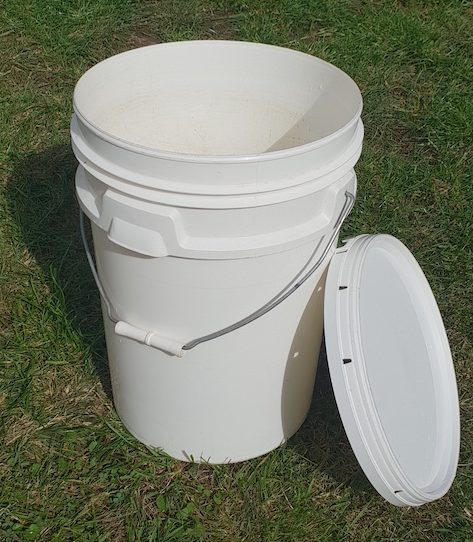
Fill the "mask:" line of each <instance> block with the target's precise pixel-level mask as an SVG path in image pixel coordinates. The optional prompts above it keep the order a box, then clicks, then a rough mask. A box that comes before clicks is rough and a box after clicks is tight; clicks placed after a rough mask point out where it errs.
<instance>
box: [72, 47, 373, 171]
mask: <svg viewBox="0 0 473 542" xmlns="http://www.w3.org/2000/svg"><path fill="white" fill-rule="evenodd" d="M197 44H199V45H204V44H205V45H207V44H212V45H217V46H220V45H228V44H232V45H234V46H238V47H246V48H252V47H261V48H267V49H277V50H278V51H279V52H280V53H283V54H287V55H294V56H300V57H308V58H310V60H311V61H312V62H318V63H320V64H323V65H325V66H328V67H329V68H330V69H331V70H334V71H336V72H339V73H341V74H342V75H343V77H345V78H346V79H347V80H348V82H349V83H350V84H352V86H353V89H354V91H355V92H356V93H357V94H358V99H359V106H358V108H357V110H356V112H355V114H354V115H353V117H352V118H351V119H350V121H349V122H347V123H346V124H345V125H344V126H342V127H341V128H339V129H337V130H335V131H334V132H332V133H330V134H329V135H327V136H324V137H322V138H320V139H316V140H314V141H311V142H309V143H304V144H303V145H297V146H295V147H290V148H288V149H281V150H277V151H269V152H263V153H250V154H189V153H183V152H175V151H165V150H162V149H159V148H154V147H148V146H146V145H140V144H138V143H132V142H130V141H128V140H126V139H123V138H121V137H117V136H114V135H112V134H111V133H109V132H107V131H106V130H103V129H102V128H100V127H98V126H97V125H96V124H95V123H93V122H91V121H90V120H88V119H87V117H86V116H85V115H84V114H83V113H82V112H81V111H80V108H79V106H78V103H77V102H78V99H77V98H78V96H77V95H78V87H79V85H80V83H81V81H83V80H84V78H85V77H86V76H87V75H88V74H90V72H92V71H95V70H97V69H100V66H103V65H104V64H105V63H108V62H110V61H111V60H112V59H116V58H117V57H123V56H132V55H137V54H140V52H141V51H143V50H144V49H150V48H156V47H161V48H175V47H183V46H191V45H197ZM73 110H74V113H75V115H76V116H77V117H78V119H79V120H80V122H81V123H82V124H84V125H85V126H86V127H87V128H88V129H89V130H90V131H92V132H93V133H94V134H95V135H97V137H99V138H100V139H102V140H104V141H107V142H108V143H111V144H112V145H114V146H116V147H118V148H122V149H124V150H127V151H131V152H134V153H136V154H141V155H145V156H151V157H154V158H160V159H164V160H173V161H178V162H188V163H202V164H206V163H207V164H209V163H211V164H238V163H248V162H261V161H269V160H279V159H284V158H291V157H293V156H297V155H300V154H304V153H306V152H310V151H312V150H314V149H317V148H319V147H322V146H324V145H327V144H329V143H330V142H332V141H333V140H335V139H337V138H338V137H340V136H341V135H343V134H344V133H345V132H347V131H349V130H351V129H352V128H353V127H354V125H356V124H357V123H358V120H359V119H360V117H361V113H362V110H363V98H362V95H361V91H360V89H359V87H358V85H357V84H356V83H355V81H354V80H353V79H352V78H351V77H350V76H349V75H348V74H347V73H345V72H344V71H343V70H341V69H340V68H338V67H337V66H335V65H334V64H331V63H330V62H327V61H326V60H323V59H321V58H319V57H316V56H314V55H310V54H308V53H304V52H302V51H297V50H295V49H289V48H287V47H280V46H277V45H270V44H266V43H258V42H252V41H237V40H181V41H173V42H166V43H157V44H154V45H147V46H145V47H137V48H135V49H130V50H128V51H124V52H122V53H118V54H116V55H113V56H111V57H108V58H106V59H104V60H102V61H101V62H98V63H97V64H95V65H94V66H92V67H91V68H89V69H88V70H87V71H86V72H85V73H84V74H82V76H81V77H80V78H79V80H78V81H77V83H76V86H75V87H74V93H73Z"/></svg>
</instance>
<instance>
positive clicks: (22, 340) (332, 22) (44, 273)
mask: <svg viewBox="0 0 473 542" xmlns="http://www.w3.org/2000/svg"><path fill="white" fill-rule="evenodd" d="M472 15H473V7H472V4H471V3H470V2H460V1H450V0H444V1H442V2H420V1H414V0H413V1H408V0H406V1H401V0H398V1H393V2H387V1H386V2H384V1H381V0H379V1H373V2H367V1H363V0H352V1H348V0H341V1H337V2H336V1H329V0H320V1H315V0H307V1H303V0H277V1H275V0H272V1H269V0H260V1H257V0H228V1H227V0H189V1H186V2H184V1H181V2H178V1H177V0H176V1H170V0H162V1H154V2H152V1H148V2H144V3H143V2H137V1H136V2H135V1H132V0H120V1H119V0H115V1H114V2H110V1H105V0H68V1H66V0H50V1H48V2H40V1H39V0H22V1H20V0H11V1H10V2H7V3H3V6H2V10H1V12H0V63H1V66H0V72H1V74H2V77H1V81H0V134H1V141H2V144H1V145H0V168H1V169H0V176H1V181H0V360H1V372H0V423H1V426H0V427H1V433H0V434H1V438H2V446H1V448H0V539H1V540H2V541H6V542H7V541H24V540H45V541H50V540H51V541H61V542H63V541H68V540H72V541H89V542H92V541H94V542H99V541H108V540H111V541H115V542H120V541H125V540H128V541H140V542H141V541H155V540H159V541H179V540H185V541H193V540H209V541H220V540H222V541H233V540H245V541H288V540H297V541H321V542H324V541H340V540H352V541H364V540H376V541H388V540H392V541H401V540H402V541H413V542H414V541H429V542H430V541H435V542H437V541H438V542H440V541H455V542H463V541H464V542H466V541H472V540H473V505H472V502H473V468H472V467H473V432H472V431H473V430H472V427H473V424H472V422H473V371H472V364H473V346H472V343H473V334H472V329H473V312H472V308H471V307H472V306H473V287H472V284H471V283H472V277H473V256H472V251H473V234H472V232H473V185H472V183H471V176H470V175H471V170H472V150H471V141H472V139H473V133H472V132H473V102H472V100H471V96H472V91H473V81H472V75H471V73H472V72H471V62H472V57H473V56H472V53H473V50H472V49H473V44H472V37H471V36H472V31H473V23H472V21H473V16H472ZM219 37H220V38H224V39H229V38H235V39H243V40H254V41H263V42H267V43H273V44H278V45H283V46H287V47H292V48H296V49H300V50H302V51H305V52H308V53H312V54H315V55H317V56H320V57H322V58H324V59H326V60H328V61H330V62H333V63H335V64H337V65H338V66H339V67H340V68H342V69H343V70H345V71H347V72H348V73H349V74H350V75H351V76H352V77H353V78H354V79H355V80H356V81H357V83H358V84H359V85H360V88H361V90H362V92H363V96H364V101H365V109H364V115H363V118H364V122H365V127H366V139H365V146H364V151H363V155H362V158H361V160H360V163H359V165H358V166H357V173H358V178H359V192H358V199H357V204H356V208H355V210H354V212H353V213H352V215H351V217H350V219H349V220H348V222H347V224H346V226H345V233H346V235H350V234H354V233H365V232H387V233H391V234H393V235H396V236H397V237H399V238H400V239H401V240H403V241H404V242H405V243H406V244H407V245H408V246H409V247H410V248H411V249H412V250H413V252H414V254H415V255H416V257H417V259H418V260H419V262H420V263H421V265H422V266H423V268H424V270H425V272H426V274H427V276H428V278H429V280H430V282H431V284H432V287H433V290H434V292H435V294H436V295H437V299H438V302H439V305H440V308H441V311H442V313H443V316H444V319H445V323H446V326H447V330H448V334H449V337H450V340H451V346H452V350H453V355H454V360H455V366H456V372H457V377H458V384H459V390H460V401H461V410H462V431H463V432H462V435H463V439H462V448H461V457H460V467H459V470H458V475H457V478H456V481H455V483H454V486H453V488H452V490H451V491H450V493H449V494H448V495H447V496H446V497H445V498H444V499H442V500H440V501H438V502H435V503H433V504H430V505H427V506H424V507H422V508H420V509H396V508H394V507H392V506H390V505H388V504H387V503H385V502H384V501H383V500H382V499H381V498H380V497H379V496H378V495H377V494H376V493H375V492H374V491H373V490H372V489H371V487H370V485H369V483H368V482H367V481H366V479H365V478H364V476H363V474H362V472H361V471H360V468H359V467H358V465H357V463H356V460H355V459H354V457H353V454H352V452H351V450H350V447H349V445H348V443H347V441H346V438H345V436H344V432H343V429H342V427H341V423H340V420H339V418H338V414H337V412H336V407H335V404H334V400H333V396H332V392H331V389H330V384H329V379H328V376H327V370H326V367H325V366H324V364H323V363H322V364H321V370H320V372H319V377H318V384H317V389H316V394H315V400H314V402H313V406H312V409H311V413H310V415H309V418H308V420H307V422H306V423H305V424H304V426H303V427H302V429H301V430H300V431H299V432H298V434H297V435H296V436H295V437H294V438H293V439H291V440H290V441H289V443H288V444H287V445H286V446H284V447H282V448H280V449H278V450H276V451H274V452H272V453H270V454H268V455H266V456H265V457H262V458H259V459H255V460H252V461H248V462H246V463H242V464H238V465H233V466H217V467H209V466H203V465H200V466H199V465H187V464H182V463H178V462H176V461H173V460H171V459H170V458H168V457H166V456H165V455H164V454H161V453H159V452H157V451H152V450H149V449H147V448H146V447H144V446H142V445H141V444H139V443H138V442H137V441H135V440H134V439H133V438H132V437H131V436H130V435H129V434H128V433H127V432H126V430H125V429H124V428H123V427H122V426H121V424H120V421H119V420H118V418H117V416H116V414H115V412H114V410H113V406H112V402H111V399H110V386H109V382H108V373H107V369H106V355H105V349H104V344H103V338H102V328H101V323H100V311H99V305H98V296H97V294H96V292H95V290H94V288H93V284H92V279H91V277H90V275H89V273H88V270H87V266H86V263H85V259H84V256H83V253H82V250H81V247H80V242H79V235H78V227H77V206H76V204H75V200H74V194H73V192H74V189H73V174H74V169H75V162H74V158H73V156H72V154H71V151H70V147H69V135H68V123H69V119H70V115H71V94H72V90H73V87H74V83H75V81H76V80H77V79H78V77H79V76H80V74H81V73H83V72H84V71H85V70H86V69H87V68H88V67H90V66H92V65H93V64H94V63H96V62H97V61H99V60H101V59H103V58H105V57H107V56H109V55H111V54H113V53H116V52H119V51H122V50H125V49H128V48H131V47H136V46H140V45H146V44H148V43H154V42H159V41H172V40H180V39H194V38H219Z"/></svg>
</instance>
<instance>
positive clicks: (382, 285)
mask: <svg viewBox="0 0 473 542" xmlns="http://www.w3.org/2000/svg"><path fill="white" fill-rule="evenodd" d="M325 336H326V345H327V357H328V364H329V370H330V376H331V380H332V384H333V388H334V393H335V398H336V401H337V405H338V409H339V411H340V415H341V418H342V421H343V425H344V427H345V431H346V433H347V436H348V439H349V441H350V444H351V446H352V448H353V451H354V453H355V455H356V457H357V459H358V461H359V463H360V465H361V467H362V469H363V471H364V472H365V474H366V476H367V477H368V479H369V480H370V482H371V483H372V484H373V486H374V487H375V489H376V490H377V491H378V492H379V493H380V494H381V495H382V496H383V497H384V498H385V499H387V500H388V501H389V502H391V503H392V504H395V505H397V506H419V505H421V504H423V503H426V502H429V501H433V500H435V499H438V498H440V497H441V496H442V495H444V494H445V493H446V492H447V491H448V489H449V488H450V486H451V484H452V482H453V479H454V477H455V472H456V468H457V464H458V453H459V440H460V422H459V406H458V393H457V387H456V381H455V373H454V370H453V363H452V357H451V353H450V348H449V344H448V339H447V334H446V332H445V327H444V325H443V322H442V318H441V316H440V312H439V309H438V306H437V303H436V301H435V299H434V296H433V293H432V290H431V288H430V286H429V284H428V282H427V279H426V278H425V275H424V274H423V272H422V270H421V268H420V267H419V265H418V263H417V261H416V260H415V258H414V257H413V255H412V254H411V253H410V252H409V250H408V249H407V248H406V247H405V246H404V245H403V244H402V243H401V242H400V241H398V240H397V239H395V238H394V237H391V236H390V235H362V236H359V237H356V238H354V239H350V240H349V241H348V242H347V243H346V244H345V245H344V246H342V247H340V248H339V249H338V250H337V251H336V253H335V255H334V257H333V259H332V262H331V264H330V267H329V271H328V276H327V284H326V291H325Z"/></svg>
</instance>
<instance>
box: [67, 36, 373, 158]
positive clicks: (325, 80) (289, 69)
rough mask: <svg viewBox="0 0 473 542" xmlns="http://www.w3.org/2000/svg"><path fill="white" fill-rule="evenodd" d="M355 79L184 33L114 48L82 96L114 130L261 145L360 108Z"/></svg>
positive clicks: (131, 135) (222, 146)
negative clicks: (175, 39)
mask: <svg viewBox="0 0 473 542" xmlns="http://www.w3.org/2000/svg"><path fill="white" fill-rule="evenodd" d="M361 103H362V102H361V95H360V92H359V90H358V87H357V86H356V84H355V83H354V82H353V81H352V79H350V77H348V76H347V75H346V74H344V73H343V72H342V71H341V70H339V69H337V68H335V67H334V66H332V65H330V64H327V63H325V62H323V61H320V60H318V59H317V58H315V57H311V56H309V55H304V54H301V53H298V52H295V51H291V50H287V49H283V48H279V47H271V46H265V45H259V44H253V43H244V42H230V41H201V42H179V43H171V44H161V45H154V46H150V47H144V48H141V49H135V50H132V51H128V52H126V53H122V54H120V55H117V56H114V57H111V58H109V59H107V60H105V61H103V62H101V63H100V64H97V65H96V66H95V67H93V68H92V69H90V70H89V71H88V72H86V73H85V74H84V76H83V77H82V78H81V79H80V80H79V82H78V84H77V87H76V90H75V94H74V104H75V108H76V111H78V112H79V113H80V114H81V115H82V116H83V117H84V118H85V119H86V120H87V121H88V122H89V123H91V124H92V125H93V126H95V127H96V128H98V129H99V130H101V131H103V132H106V133H107V134H108V135H109V136H112V137H114V138H118V139H121V140H123V141H126V142H128V143H131V144H135V145H140V146H143V147H147V148H152V149H155V150H159V151H168V152H175V153H183V154H191V155H252V154H261V153H265V152H271V151H280V150H283V149H291V148H294V147H298V146H300V145H304V144H308V143H312V142H314V141H317V140H320V139H321V138H324V137H326V136H329V135H330V134H332V133H334V132H336V131H338V130H340V129H342V128H343V127H344V126H345V125H346V124H348V123H349V122H350V121H352V120H353V118H354V117H356V116H357V115H358V114H359V112H360V108H361Z"/></svg>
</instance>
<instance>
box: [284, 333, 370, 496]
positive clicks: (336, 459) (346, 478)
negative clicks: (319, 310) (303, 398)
mask: <svg viewBox="0 0 473 542" xmlns="http://www.w3.org/2000/svg"><path fill="white" fill-rule="evenodd" d="M287 446H288V447H290V448H293V449H294V450H295V451H296V452H297V453H298V454H299V455H301V456H302V457H305V458H306V459H308V460H309V461H310V462H311V463H314V466H315V467H316V468H317V469H318V470H320V471H322V472H324V473H326V474H327V475H328V476H329V477H330V478H332V479H333V480H335V481H336V482H337V483H339V484H340V485H343V486H350V487H351V488H352V489H354V490H355V491H363V492H368V493H370V494H373V495H374V494H375V490H374V489H373V487H372V486H371V484H370V483H369V481H368V479H367V478H366V476H365V474H364V473H363V470H362V469H361V467H360V465H359V464H358V461H357V460H356V457H355V455H354V453H353V450H352V449H351V446H350V443H349V442H348V438H347V436H346V434H345V430H344V429H343V425H342V421H341V419H340V415H339V413H338V408H337V404H336V401H335V396H334V393H333V388H332V383H331V381H330V375H329V369H328V364H327V355H326V351H325V343H323V344H322V348H321V350H320V357H319V363H318V369H317V377H316V380H315V389H314V395H313V397H312V403H311V406H310V410H309V414H308V415H307V418H306V420H305V422H304V423H303V424H302V426H301V428H300V429H299V431H297V433H296V434H295V435H294V436H293V437H291V438H290V439H289V440H288V443H287Z"/></svg>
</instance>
